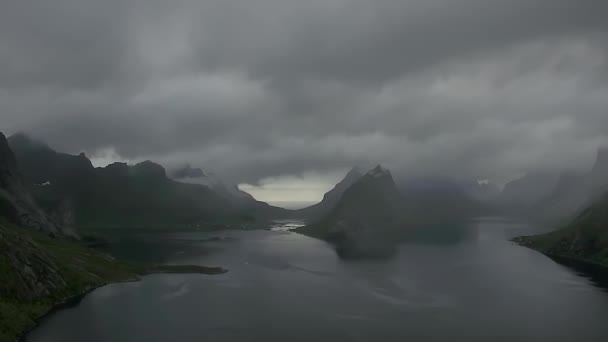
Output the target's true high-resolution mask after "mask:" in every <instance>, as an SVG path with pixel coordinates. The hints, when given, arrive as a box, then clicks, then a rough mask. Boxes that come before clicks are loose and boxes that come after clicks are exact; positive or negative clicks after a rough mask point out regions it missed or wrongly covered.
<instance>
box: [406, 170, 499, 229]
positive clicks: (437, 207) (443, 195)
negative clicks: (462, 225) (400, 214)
mask: <svg viewBox="0 0 608 342" xmlns="http://www.w3.org/2000/svg"><path fill="white" fill-rule="evenodd" d="M399 190H400V191H401V194H402V196H403V199H404V206H405V207H407V208H408V209H409V211H410V215H409V216H410V220H411V221H413V222H417V223H420V224H424V225H429V224H438V223H446V222H455V221H463V220H466V219H468V218H471V217H475V216H480V215H485V214H487V213H488V208H487V206H485V205H484V204H482V203H481V201H478V200H475V199H473V198H472V195H471V194H470V193H469V192H468V191H467V190H469V189H468V188H467V187H466V185H463V184H461V183H459V182H456V181H454V180H451V179H448V178H438V177H434V178H418V179H412V180H408V181H405V182H402V183H401V184H400V185H399Z"/></svg>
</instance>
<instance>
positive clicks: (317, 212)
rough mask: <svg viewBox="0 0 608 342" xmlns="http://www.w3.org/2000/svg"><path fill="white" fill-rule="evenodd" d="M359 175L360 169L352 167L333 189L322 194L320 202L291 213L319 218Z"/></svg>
mask: <svg viewBox="0 0 608 342" xmlns="http://www.w3.org/2000/svg"><path fill="white" fill-rule="evenodd" d="M361 177H363V172H362V171H361V169H360V168H359V167H354V168H352V169H351V170H350V171H349V172H348V173H347V174H346V176H344V178H343V179H342V180H341V181H340V182H339V183H338V184H336V186H334V187H333V189H331V190H329V191H328V192H327V193H325V195H323V200H321V202H319V203H317V204H315V205H312V206H310V207H307V208H303V209H299V210H296V211H294V213H293V215H294V216H297V217H300V218H305V219H308V220H310V221H316V220H319V219H321V218H322V217H323V216H325V215H327V214H328V213H329V212H330V211H331V210H332V209H333V208H334V207H335V206H336V204H337V203H338V202H339V201H340V199H341V198H342V194H344V192H345V191H346V189H348V188H349V187H350V186H351V185H353V184H354V183H355V182H357V181H358V180H359V179H360V178H361Z"/></svg>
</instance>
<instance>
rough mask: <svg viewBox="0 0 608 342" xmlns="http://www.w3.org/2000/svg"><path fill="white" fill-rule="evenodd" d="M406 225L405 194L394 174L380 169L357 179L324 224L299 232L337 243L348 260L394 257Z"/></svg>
mask: <svg viewBox="0 0 608 342" xmlns="http://www.w3.org/2000/svg"><path fill="white" fill-rule="evenodd" d="M402 222H403V206H402V198H401V194H400V193H399V191H398V190H397V186H396V185H395V182H394V180H393V177H392V175H391V173H390V171H388V170H386V169H384V168H382V167H381V166H377V167H376V168H374V169H373V170H371V171H369V172H368V173H366V174H365V175H363V176H362V177H360V178H359V179H357V180H356V181H355V182H354V183H353V184H352V185H351V186H350V187H348V188H347V189H346V190H345V191H344V192H343V194H342V196H341V198H340V199H339V200H338V202H337V203H336V204H335V206H334V207H333V209H332V210H330V211H329V213H328V214H326V215H325V216H324V217H323V218H322V219H321V220H320V221H318V222H316V223H314V224H311V225H308V226H305V227H302V228H299V229H297V230H296V231H297V232H299V233H301V234H304V235H309V236H313V237H317V238H321V239H324V240H328V241H330V242H332V243H334V244H335V245H336V247H337V251H338V253H339V254H340V255H341V256H344V257H377V256H386V255H390V254H391V253H392V252H393V251H394V249H395V245H396V242H397V241H398V240H399V231H400V230H401V228H402V227H401V223H402Z"/></svg>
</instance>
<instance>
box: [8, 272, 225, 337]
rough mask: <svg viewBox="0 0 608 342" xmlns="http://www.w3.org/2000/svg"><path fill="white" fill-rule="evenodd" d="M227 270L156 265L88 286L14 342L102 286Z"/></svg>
mask: <svg viewBox="0 0 608 342" xmlns="http://www.w3.org/2000/svg"><path fill="white" fill-rule="evenodd" d="M227 272H228V270H227V269H225V268H223V267H210V266H199V265H156V266H154V267H151V268H149V269H147V270H146V271H144V272H142V274H141V275H137V276H135V277H133V278H128V279H124V280H116V281H107V282H103V283H101V284H98V285H94V286H89V287H87V288H85V289H83V290H82V291H81V292H80V293H78V294H76V295H72V296H69V297H66V298H64V299H63V300H60V301H59V302H57V303H55V304H53V305H52V306H51V307H50V308H49V309H48V310H47V311H46V312H45V313H43V314H42V315H41V316H40V317H38V318H36V319H35V320H34V324H33V325H32V326H31V327H29V328H28V329H27V330H26V331H23V332H22V333H21V334H20V335H19V337H18V338H17V340H16V341H15V342H25V341H27V335H28V334H30V333H31V332H32V331H34V330H35V329H36V328H38V327H39V326H40V325H41V324H42V323H43V322H44V321H45V320H46V319H48V318H49V317H50V316H52V315H53V314H55V313H57V312H58V311H61V310H64V309H67V308H70V307H72V306H75V305H77V304H78V303H80V301H82V300H83V299H84V298H85V297H86V296H87V295H88V294H90V293H91V292H93V291H95V290H97V289H100V288H102V287H104V286H107V285H111V284H121V283H133V282H138V281H141V280H142V278H143V277H144V276H147V275H153V274H208V275H219V274H224V273H227Z"/></svg>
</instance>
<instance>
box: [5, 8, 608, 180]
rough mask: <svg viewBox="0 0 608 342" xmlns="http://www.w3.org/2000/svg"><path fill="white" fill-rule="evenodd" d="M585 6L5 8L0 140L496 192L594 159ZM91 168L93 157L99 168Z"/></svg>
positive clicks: (602, 85) (604, 79)
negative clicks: (370, 167) (7, 136)
mask: <svg viewBox="0 0 608 342" xmlns="http://www.w3.org/2000/svg"><path fill="white" fill-rule="evenodd" d="M605 13H608V3H606V2H605V1H599V0H580V1H572V0H513V1H502V0H459V1H453V0H449V1H448V0H424V1H422V0H409V1H389V0H386V1H383V0H380V1H363V0H361V1H359V0H329V1H327V0H323V1H321V0H312V1H296V0H255V1H252V0H247V1H245V0H228V1H213V0H209V1H194V0H178V1H160V0H151V1H138V0H126V1H117V0H109V1H103V2H100V1H82V0H79V1H76V0H56V1H53V2H48V1H42V0H32V1H17V0H8V1H4V2H3V3H2V4H1V5H0V65H1V67H0V116H1V120H0V124H1V128H2V130H4V131H6V132H7V133H14V132H17V131H25V132H29V133H30V134H32V135H34V136H35V137H38V138H40V139H43V140H45V141H47V142H48V143H49V144H50V145H51V146H54V147H56V148H57V149H59V150H64V151H68V152H79V151H81V150H84V151H86V152H87V153H88V154H89V155H91V156H96V155H104V156H105V155H106V154H107V151H113V153H114V152H115V153H116V154H117V155H118V156H120V158H122V159H125V160H142V159H146V158H150V159H153V160H157V161H159V162H162V163H164V164H166V165H179V164H183V163H186V162H188V163H190V164H192V165H194V166H200V167H203V168H211V169H213V170H215V171H216V172H219V173H222V174H224V175H226V176H227V177H229V178H231V179H233V180H235V181H238V182H245V183H254V184H255V183H256V182H258V181H259V180H261V179H264V178H267V177H280V176H285V175H299V174H302V173H305V172H317V173H321V174H323V173H326V174H335V173H334V172H336V170H345V169H347V168H348V167H350V166H352V165H356V164H361V163H365V164H369V163H380V162H381V163H385V164H387V165H388V166H390V167H391V168H392V169H393V170H394V173H398V174H399V175H403V176H405V175H411V176H415V175H421V174H437V175H450V176H454V177H463V178H473V179H494V180H498V181H504V180H506V179H510V178H513V177H514V176H516V175H518V174H520V173H522V172H525V171H526V170H531V169H539V168H581V167H587V166H589V165H590V163H591V162H592V159H593V156H594V150H595V149H596V148H597V147H598V146H599V145H602V144H606V143H608V115H607V113H606V108H608V96H606V94H608V47H607V46H608V21H606V20H605V18H604V14H605ZM101 159H102V157H100V160H101Z"/></svg>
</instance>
